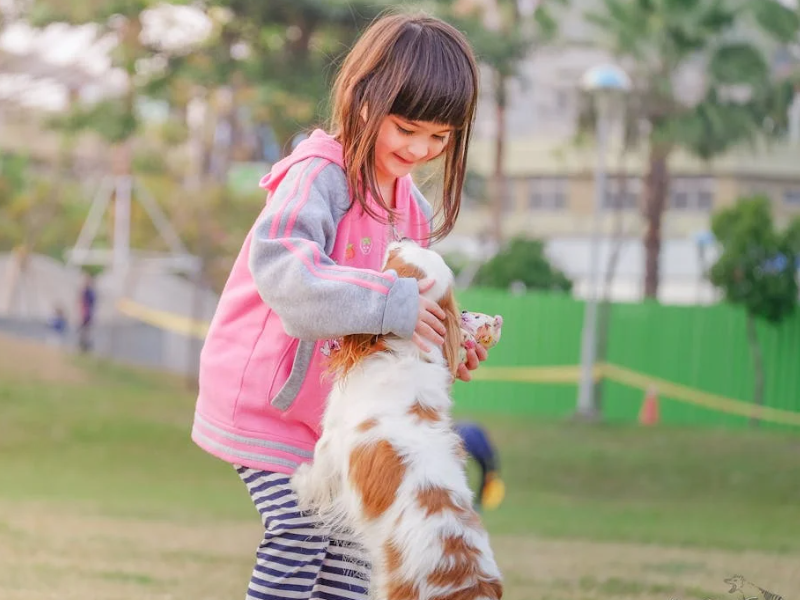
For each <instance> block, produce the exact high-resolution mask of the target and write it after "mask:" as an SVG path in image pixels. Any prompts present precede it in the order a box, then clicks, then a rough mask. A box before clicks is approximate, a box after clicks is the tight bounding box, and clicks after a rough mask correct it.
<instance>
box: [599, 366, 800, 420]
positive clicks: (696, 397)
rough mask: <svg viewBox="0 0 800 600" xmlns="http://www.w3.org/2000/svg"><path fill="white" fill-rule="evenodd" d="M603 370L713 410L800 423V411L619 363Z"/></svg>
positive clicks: (620, 379)
mask: <svg viewBox="0 0 800 600" xmlns="http://www.w3.org/2000/svg"><path fill="white" fill-rule="evenodd" d="M603 371H604V372H605V375H606V377H607V378H608V379H611V380H612V381H616V382H617V383H622V384H625V385H629V386H631V387H636V388H639V389H642V390H646V389H648V388H650V387H655V388H656V390H658V393H659V394H663V395H664V396H666V397H668V398H671V399H674V400H682V401H684V402H688V403H690V404H696V405H698V406H703V407H705V408H710V409H712V410H718V411H721V412H725V413H729V414H734V415H741V416H743V417H758V418H759V419H761V420H762V421H771V422H773V423H781V424H783V425H800V413H796V412H792V411H788V410H782V409H779V408H771V407H769V406H756V405H754V404H750V403H749V402H744V401H742V400H736V399H734V398H728V397H726V396H719V395H717V394H711V393H709V392H704V391H702V390H698V389H695V388H690V387H687V386H684V385H680V384H677V383H672V382H671V381H668V380H666V379H659V378H657V377H651V376H650V375H645V374H644V373H638V372H636V371H632V370H630V369H626V368H624V367H619V366H617V365H612V364H606V365H603Z"/></svg>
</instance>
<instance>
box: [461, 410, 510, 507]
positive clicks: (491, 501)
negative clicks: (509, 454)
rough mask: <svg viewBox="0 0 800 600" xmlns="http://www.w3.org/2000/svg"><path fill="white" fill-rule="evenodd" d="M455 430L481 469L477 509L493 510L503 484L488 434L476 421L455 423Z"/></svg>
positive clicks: (496, 504)
mask: <svg viewBox="0 0 800 600" xmlns="http://www.w3.org/2000/svg"><path fill="white" fill-rule="evenodd" d="M455 427H456V431H457V432H458V435H459V436H461V440H462V442H464V449H465V450H466V451H467V454H469V455H470V456H471V457H472V458H473V459H474V460H475V462H476V463H478V466H479V467H480V470H481V479H480V487H479V488H478V493H477V494H476V497H475V503H476V505H477V508H478V509H484V508H485V509H487V510H494V509H495V508H497V507H498V506H500V503H501V502H502V501H503V498H504V497H505V484H504V483H503V480H502V479H500V464H499V461H498V458H497V452H496V450H495V448H494V445H493V444H492V441H491V439H490V438H489V434H488V433H487V432H486V430H485V429H484V428H483V427H481V426H480V425H478V424H477V423H471V422H459V423H456V426H455Z"/></svg>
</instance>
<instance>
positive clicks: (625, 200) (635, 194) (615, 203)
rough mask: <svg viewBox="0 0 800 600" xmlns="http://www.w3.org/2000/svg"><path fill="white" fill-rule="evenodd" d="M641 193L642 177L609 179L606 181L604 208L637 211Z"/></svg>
mask: <svg viewBox="0 0 800 600" xmlns="http://www.w3.org/2000/svg"><path fill="white" fill-rule="evenodd" d="M641 192H642V179H641V177H609V178H608V179H606V193H605V194H604V195H603V208H607V209H610V210H613V209H622V210H636V208H637V207H638V206H639V196H640V194H641Z"/></svg>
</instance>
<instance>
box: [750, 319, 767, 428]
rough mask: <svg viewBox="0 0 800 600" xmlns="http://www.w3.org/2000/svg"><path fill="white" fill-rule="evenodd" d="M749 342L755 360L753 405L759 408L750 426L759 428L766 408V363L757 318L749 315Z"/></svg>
mask: <svg viewBox="0 0 800 600" xmlns="http://www.w3.org/2000/svg"><path fill="white" fill-rule="evenodd" d="M747 342H748V344H749V345H750V356H752V358H753V375H754V377H755V382H754V384H753V404H754V405H755V406H757V407H758V408H757V409H756V414H754V415H753V416H752V417H750V425H751V426H753V427H758V425H759V423H760V421H761V419H760V418H759V416H758V414H757V413H758V412H760V408H761V407H762V406H764V361H763V358H762V356H761V345H760V344H759V343H758V332H757V331H756V320H755V317H754V316H753V315H752V314H750V313H749V312H748V313H747Z"/></svg>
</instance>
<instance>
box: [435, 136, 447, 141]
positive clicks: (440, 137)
mask: <svg viewBox="0 0 800 600" xmlns="http://www.w3.org/2000/svg"><path fill="white" fill-rule="evenodd" d="M433 139H435V140H436V141H437V142H443V143H444V142H445V140H447V137H446V136H444V135H434V136H433Z"/></svg>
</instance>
